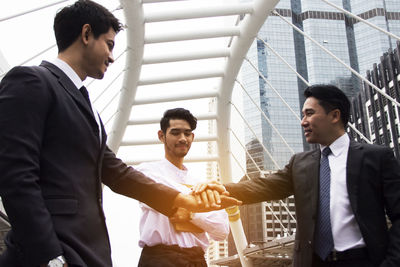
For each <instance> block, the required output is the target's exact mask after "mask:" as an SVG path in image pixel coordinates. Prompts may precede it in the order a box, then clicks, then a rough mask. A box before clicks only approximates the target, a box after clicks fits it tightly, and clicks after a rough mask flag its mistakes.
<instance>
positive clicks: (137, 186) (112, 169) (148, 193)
mask: <svg viewBox="0 0 400 267" xmlns="http://www.w3.org/2000/svg"><path fill="white" fill-rule="evenodd" d="M102 181H103V183H104V184H105V185H107V186H108V187H110V188H111V190H113V191H114V192H116V193H119V194H122V195H125V196H128V197H131V198H134V199H137V200H139V201H140V202H143V203H146V204H147V205H149V206H150V207H152V208H153V209H155V210H157V211H158V212H161V213H162V214H164V215H166V216H168V217H169V216H172V215H173V214H174V213H175V211H176V209H173V208H172V206H173V203H174V200H175V198H176V196H177V195H178V193H179V191H177V190H175V189H172V188H170V187H168V186H166V185H163V184H160V183H156V182H155V181H154V180H152V179H150V178H149V177H147V176H146V175H144V174H143V173H141V172H140V171H138V170H135V169H134V168H132V167H128V166H127V165H126V164H125V163H124V162H122V161H121V160H120V159H118V158H117V157H116V156H115V154H114V153H113V152H112V151H111V150H110V149H109V148H108V147H107V148H106V151H105V154H104V160H103V166H102Z"/></svg>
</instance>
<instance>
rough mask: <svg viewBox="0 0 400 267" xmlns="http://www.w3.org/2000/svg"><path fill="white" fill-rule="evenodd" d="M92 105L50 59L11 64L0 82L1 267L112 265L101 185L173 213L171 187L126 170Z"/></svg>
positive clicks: (166, 213) (165, 211)
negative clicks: (6, 223)
mask: <svg viewBox="0 0 400 267" xmlns="http://www.w3.org/2000/svg"><path fill="white" fill-rule="evenodd" d="M101 135H102V142H101V144H100V141H99V127H98V125H97V123H96V121H95V118H94V116H93V114H92V111H91V109H90V108H89V105H88V104H87V103H86V102H85V99H84V97H83V96H82V95H81V93H80V92H79V91H78V90H77V88H76V87H75V85H74V84H73V83H72V81H71V80H70V79H69V78H68V77H67V76H66V75H65V74H64V72H62V71H61V70H60V69H59V68H57V67H56V66H54V65H53V64H51V63H48V62H42V64H41V65H40V66H35V67H16V68H14V69H12V70H11V71H10V72H9V73H8V74H7V75H6V76H5V77H4V79H3V80H2V82H1V84H0V196H1V197H2V200H3V204H4V206H5V209H6V212H7V214H8V216H9V219H10V222H11V228H12V229H11V231H10V232H9V233H8V235H7V237H6V239H5V242H6V245H7V251H6V252H5V253H4V254H3V255H2V257H0V266H2V267H6V266H12V267H14V266H38V265H39V264H41V263H46V262H47V261H48V260H50V259H52V258H55V257H56V256H59V255H64V256H65V257H66V259H67V262H68V263H69V264H74V265H77V266H90V267H92V266H96V267H101V266H111V265H112V264H111V257H110V254H111V252H110V244H109V239H108V234H107V229H106V224H105V217H104V213H103V210H102V187H101V184H102V183H104V184H105V185H107V186H109V187H110V188H111V189H112V190H113V191H115V192H117V193H121V194H124V195H126V196H129V197H132V198H135V199H138V200H139V201H141V202H144V203H146V204H148V205H150V206H152V207H153V208H155V209H156V210H158V211H160V212H161V213H164V214H165V215H167V216H168V215H171V213H172V212H173V210H172V209H171V207H172V203H173V201H174V198H175V197H176V195H177V194H178V192H177V191H176V190H173V189H171V188H169V187H166V186H164V185H162V184H157V183H155V182H154V181H153V180H150V179H149V178H147V177H146V176H145V175H143V174H142V173H140V172H138V171H136V170H134V169H133V168H131V167H127V166H126V165H125V164H124V163H123V162H122V161H121V160H120V159H118V158H116V156H115V154H114V153H113V152H112V151H111V150H110V149H109V148H108V147H107V145H106V133H105V131H104V127H103V125H101Z"/></svg>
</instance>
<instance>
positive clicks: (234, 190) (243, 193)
mask: <svg viewBox="0 0 400 267" xmlns="http://www.w3.org/2000/svg"><path fill="white" fill-rule="evenodd" d="M295 157H296V155H294V156H293V157H292V158H291V159H290V161H289V163H288V164H287V165H286V166H285V168H283V169H281V170H279V171H277V172H276V173H274V174H271V175H268V176H267V177H266V178H253V179H251V180H247V181H242V182H239V183H236V184H234V183H230V184H226V185H225V187H226V190H227V191H228V192H229V194H230V196H232V197H234V198H237V199H239V200H241V201H243V203H244V204H251V203H257V202H262V201H268V200H277V199H282V198H285V197H288V196H290V195H292V194H293V183H292V168H293V164H294V162H295Z"/></svg>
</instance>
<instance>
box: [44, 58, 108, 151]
mask: <svg viewBox="0 0 400 267" xmlns="http://www.w3.org/2000/svg"><path fill="white" fill-rule="evenodd" d="M51 63H53V64H54V65H56V66H57V67H58V68H59V69H61V70H62V71H63V72H64V73H65V75H67V76H68V78H69V79H70V80H71V81H72V82H73V83H74V85H75V86H76V89H78V90H79V89H80V88H81V87H82V86H83V82H82V80H81V78H80V77H79V76H78V74H77V73H76V72H75V71H74V70H73V69H72V68H71V66H70V65H68V63H66V62H65V61H64V60H62V59H59V58H55V59H53V60H52V61H51ZM91 106H92V112H93V114H94V118H95V119H96V122H97V125H98V127H99V138H100V145H101V138H102V136H101V127H100V125H101V124H100V116H99V114H98V113H97V111H96V110H95V109H94V108H93V103H91Z"/></svg>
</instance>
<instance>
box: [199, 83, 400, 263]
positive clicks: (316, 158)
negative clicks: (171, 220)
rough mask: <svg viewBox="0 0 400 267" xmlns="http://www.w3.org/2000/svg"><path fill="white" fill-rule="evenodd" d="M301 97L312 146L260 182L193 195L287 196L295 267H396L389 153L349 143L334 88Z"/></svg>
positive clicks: (399, 256)
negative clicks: (291, 205) (292, 213)
mask: <svg viewBox="0 0 400 267" xmlns="http://www.w3.org/2000/svg"><path fill="white" fill-rule="evenodd" d="M304 96H305V97H306V100H305V102H304V106H303V109H302V113H303V119H302V121H301V125H302V127H303V128H304V133H305V138H306V140H307V142H308V143H312V144H319V148H317V149H315V150H312V151H306V152H302V153H297V154H295V155H293V156H292V158H291V159H290V161H289V163H288V164H287V165H286V166H285V168H284V169H282V170H279V171H277V172H276V173H275V174H272V175H268V176H267V177H266V178H265V179H264V178H255V179H252V180H250V181H243V182H240V183H237V184H233V183H231V184H226V185H225V187H223V186H222V185H220V184H216V183H214V184H207V185H206V184H204V185H201V186H198V187H197V188H196V189H195V191H196V193H199V192H202V190H203V189H204V188H213V189H217V190H219V191H220V192H223V191H224V190H227V191H228V192H229V193H230V195H231V196H232V197H235V198H237V199H239V200H242V201H243V203H244V204H249V203H255V202H260V201H267V200H277V199H282V198H286V197H288V196H290V195H294V198H295V205H296V217H297V231H296V237H295V243H294V259H293V266H295V267H321V266H322V267H324V266H327V267H328V266H329V267H336V266H337V267H339V266H340V267H372V266H374V267H378V266H379V267H398V266H400V167H399V162H398V161H397V160H396V159H395V157H394V155H393V152H392V150H391V149H390V148H387V147H383V146H378V145H369V144H365V143H358V142H355V141H352V140H350V138H349V136H348V135H347V133H346V131H345V129H346V125H347V123H348V120H349V116H350V102H349V100H348V99H347V97H346V95H345V94H344V93H343V92H342V91H341V90H340V89H339V88H337V87H335V86H331V85H314V86H310V87H308V88H307V89H306V90H305V92H304ZM386 215H387V217H388V218H389V219H390V221H391V227H390V228H389V229H388V225H387V220H386Z"/></svg>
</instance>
